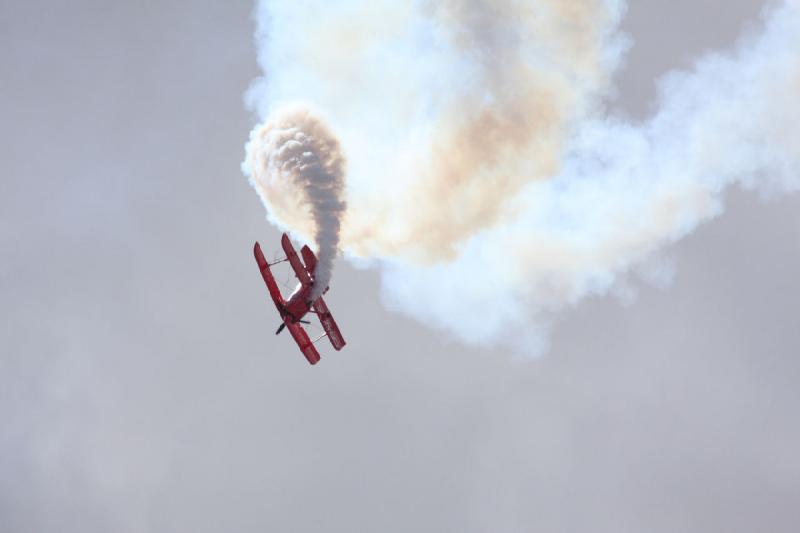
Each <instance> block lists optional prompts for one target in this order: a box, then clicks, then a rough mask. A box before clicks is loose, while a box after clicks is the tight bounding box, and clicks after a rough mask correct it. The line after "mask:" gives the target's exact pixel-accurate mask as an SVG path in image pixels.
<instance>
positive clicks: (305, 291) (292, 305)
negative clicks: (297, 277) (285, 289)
mask: <svg viewBox="0 0 800 533" xmlns="http://www.w3.org/2000/svg"><path fill="white" fill-rule="evenodd" d="M313 286H314V285H313V284H312V285H303V284H298V285H297V288H296V289H295V290H294V292H293V293H292V294H291V296H289V299H288V300H286V305H285V306H284V310H285V312H286V316H287V317H288V318H289V319H290V320H291V321H292V322H299V321H300V320H301V319H302V318H303V317H304V316H305V315H306V314H307V313H308V312H309V311H310V310H311V299H310V296H311V289H312V288H313Z"/></svg>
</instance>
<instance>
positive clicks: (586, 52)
mask: <svg viewBox="0 0 800 533" xmlns="http://www.w3.org/2000/svg"><path fill="white" fill-rule="evenodd" d="M332 4H334V3H330V2H324V1H322V0H312V1H311V2H310V4H309V3H308V2H306V3H304V4H303V6H302V7H300V6H295V5H294V4H290V3H285V2H270V1H267V0H265V1H263V2H261V4H260V8H259V11H258V23H259V31H258V37H259V44H260V47H259V52H260V61H261V63H262V67H263V68H264V70H265V72H266V73H267V77H266V81H262V82H261V83H260V84H258V85H257V86H255V87H254V89H253V91H252V92H251V97H252V100H253V103H254V104H255V105H256V106H257V107H258V108H259V110H260V111H261V113H262V115H264V116H267V115H268V113H269V110H270V109H271V108H272V107H273V106H276V105H278V104H280V103H282V102H285V101H289V100H295V99H300V100H303V101H307V102H310V103H312V104H313V105H314V106H315V107H317V108H319V109H324V110H325V113H326V116H327V117H328V118H329V120H330V121H331V123H332V125H333V126H334V129H335V130H336V132H337V133H338V134H339V135H340V140H341V144H342V147H343V149H344V151H345V153H347V154H348V156H349V160H350V168H349V174H348V178H347V190H346V198H347V204H348V209H347V211H346V212H345V213H344V216H343V219H342V242H341V244H342V246H343V247H344V249H345V250H346V251H347V252H348V253H349V254H350V255H351V256H352V257H361V258H366V259H369V260H373V261H374V263H375V264H377V265H379V266H380V267H381V268H382V269H383V272H384V288H385V295H386V302H387V304H388V305H389V306H390V307H392V308H394V309H398V310H401V311H406V312H408V313H410V314H412V315H414V316H416V317H419V318H421V319H424V320H425V321H426V322H428V323H433V324H437V325H439V326H440V327H442V328H444V329H447V330H449V331H451V332H453V333H454V334H455V335H457V336H458V337H459V338H462V339H464V340H467V341H470V342H476V343H486V344H488V343H496V342H498V341H500V342H504V343H506V344H519V345H520V346H522V347H524V348H525V349H526V350H528V351H533V352H538V351H541V350H542V349H543V348H544V347H545V345H546V342H545V341H546V335H545V334H544V333H545V332H546V329H547V325H548V323H549V320H550V317H552V316H553V313H555V312H558V311H560V310H563V309H564V308H567V307H569V306H572V305H574V304H575V303H576V302H578V301H580V300H581V299H583V298H585V297H587V296H591V295H603V294H607V293H609V291H612V290H613V289H614V288H615V287H619V286H620V284H621V283H623V282H624V281H625V278H626V277H627V276H629V275H630V274H637V275H641V276H644V277H645V278H648V279H657V280H658V279H663V278H664V277H665V275H666V274H665V272H664V270H665V269H664V268H661V267H660V265H659V263H658V262H657V261H655V262H654V261H653V257H654V254H656V252H657V251H658V250H659V249H660V248H662V247H663V246H665V245H667V244H669V243H671V242H674V241H675V240H677V239H679V238H681V237H683V236H685V235H686V234H688V233H689V232H691V231H692V230H693V229H694V228H695V227H696V226H697V224H699V223H701V222H703V221H705V220H708V219H710V218H712V217H714V216H716V215H718V214H719V213H720V212H721V211H722V193H723V192H724V190H725V188H726V187H728V186H730V185H733V184H740V185H742V186H745V187H751V188H755V187H758V188H760V189H762V190H766V191H769V192H772V193H777V192H784V191H792V190H796V189H797V188H798V187H800V106H797V105H796V104H795V100H796V98H797V97H798V96H799V95H800V39H798V38H797V35H800V5H798V1H797V0H786V1H784V2H783V3H781V4H780V5H777V6H774V7H773V8H772V9H771V10H769V12H768V13H767V14H766V15H765V18H764V26H763V29H762V32H761V34H760V35H758V36H751V37H750V38H749V39H746V40H744V41H743V42H742V43H741V44H740V46H739V48H738V49H737V50H736V51H733V52H731V53H727V54H717V55H712V56H708V57H705V58H704V59H703V60H701V61H700V62H699V63H698V64H697V65H696V67H695V69H694V70H693V71H692V72H686V73H675V74H672V75H670V76H668V77H667V78H666V79H665V80H664V81H663V82H662V84H661V96H660V107H659V108H658V111H657V112H656V113H655V114H654V115H653V117H652V118H651V119H650V120H648V121H646V122H645V123H637V124H634V123H630V122H626V121H624V120H622V119H620V118H615V117H613V116H608V114H607V112H606V111H605V108H604V105H603V104H604V99H606V98H607V97H608V96H609V95H610V94H612V92H613V86H612V83H611V82H612V78H613V74H614V71H615V68H616V67H617V66H618V64H619V63H620V62H621V60H622V57H623V55H624V51H625V49H626V41H625V39H624V38H622V37H621V36H620V34H619V31H618V29H617V25H618V23H619V21H620V19H621V16H622V15H623V13H624V8H625V4H624V2H622V1H620V0H531V1H515V0H499V1H498V0H491V1H489V0H483V1H465V0H441V1H437V2H431V1H418V2H414V1H411V2H392V1H389V0H382V1H381V0H379V1H376V2H372V3H370V5H369V7H365V6H364V3H362V2H356V1H345V2H336V3H335V5H332ZM308 13H314V14H315V15H314V16H313V17H310V16H308ZM298 224H301V222H298ZM290 225H292V224H290ZM292 227H295V226H294V225H292ZM297 227H298V228H302V226H301V225H299V226H297ZM300 231H301V232H302V231H303V230H302V229H300ZM667 274H668V273H667ZM511 339H514V340H511Z"/></svg>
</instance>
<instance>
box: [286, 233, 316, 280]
mask: <svg viewBox="0 0 800 533" xmlns="http://www.w3.org/2000/svg"><path fill="white" fill-rule="evenodd" d="M281 246H283V251H284V252H285V253H286V259H288V260H289V264H290V265H292V269H294V273H295V275H296V276H297V279H299V280H300V283H302V284H303V285H311V276H310V275H309V274H308V271H307V270H306V267H304V266H303V263H301V262H300V258H299V257H297V252H295V251H294V246H292V241H290V240H289V236H288V235H286V234H285V233H284V234H283V237H281Z"/></svg>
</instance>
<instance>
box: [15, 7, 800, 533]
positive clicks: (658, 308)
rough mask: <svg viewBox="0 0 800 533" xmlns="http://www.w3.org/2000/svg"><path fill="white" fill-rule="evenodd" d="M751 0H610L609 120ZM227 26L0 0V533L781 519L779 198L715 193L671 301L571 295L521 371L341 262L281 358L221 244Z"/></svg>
mask: <svg viewBox="0 0 800 533" xmlns="http://www.w3.org/2000/svg"><path fill="white" fill-rule="evenodd" d="M761 5H762V3H761V2H758V1H755V0H735V1H733V0H726V1H721V0H713V1H712V0H706V1H703V2H692V1H688V0H680V1H672V2H662V1H658V0H634V2H633V3H632V5H631V6H630V11H629V15H628V17H627V19H626V22H625V29H626V31H628V32H629V33H630V34H631V36H632V37H633V38H634V40H635V46H634V48H633V49H632V51H631V52H630V54H629V58H628V65H627V67H626V69H625V70H624V72H622V73H621V76H620V78H619V98H618V100H617V101H616V102H615V103H614V104H613V106H614V108H615V109H616V110H617V111H618V112H619V113H624V114H626V115H628V116H631V117H644V116H646V115H647V113H648V111H649V110H651V109H652V103H653V98H654V95H655V87H656V84H655V80H656V78H657V77H658V76H659V75H660V74H662V73H664V72H666V71H668V70H670V69H674V68H686V67H688V66H690V65H691V61H692V59H693V58H695V57H697V56H698V55H699V54H700V53H702V51H703V50H707V49H713V48H721V47H726V46H729V45H731V44H732V43H733V42H735V40H736V38H737V35H739V34H740V33H741V32H742V31H743V30H744V29H746V28H747V27H748V26H751V25H752V24H754V23H755V22H756V21H757V15H758V12H759V10H760V9H761ZM251 9H252V5H251V4H250V2H211V1H206V0H203V1H195V2H189V3H187V2H175V1H162V2H96V1H90V0H76V1H73V2H69V3H67V2H42V1H35V0H32V1H27V2H12V1H8V0H5V1H0V45H1V46H0V124H2V125H3V127H2V129H0V171H1V173H0V258H2V261H0V313H2V314H1V315H0V532H1V533H12V532H13V533H16V532H20V533H21V532H25V533H31V532H50V531H53V532H56V531H57V532H60V533H67V532H81V533H87V532H109V531H113V532H137V533H139V532H174V531H193V532H198V533H202V532H218V531H236V532H257V531H258V532H264V531H276V532H277V531H297V532H305V531H330V532H352V531H388V532H405V531H425V532H427V531H430V532H440V531H459V532H472V531H476V532H478V531H503V532H505V531H511V532H516V531H543V532H588V531H591V532H593V533H595V532H603V533H605V532H608V533H624V532H632V533H633V532H637V533H638V532H648V533H657V532H664V533H667V532H669V533H674V532H676V531H680V532H691V533H694V532H697V533H709V532H726V533H730V532H753V531H769V532H773V533H781V532H787V533H789V532H795V531H797V524H798V523H800V455H799V454H798V452H797V450H800V417H798V415H797V412H798V406H800V387H799V386H798V385H799V384H800V328H799V327H798V326H799V325H800V321H798V318H797V306H798V296H800V283H799V282H798V280H797V273H798V272H800V198H798V197H797V196H795V197H786V198H782V199H774V200H770V201H768V202H764V201H762V200H761V199H759V198H757V197H755V196H752V195H749V194H745V193H741V192H732V193H731V194H730V195H729V196H728V202H727V203H728V212H727V213H726V214H725V215H724V216H722V217H721V218H719V219H717V220H716V221H714V222H712V223H711V224H709V225H706V226H703V227H701V228H700V229H699V230H698V231H697V232H696V233H695V234H694V235H692V236H690V237H689V238H688V239H686V240H684V241H682V242H680V243H678V244H677V245H676V246H674V247H672V248H671V249H669V250H668V251H667V256H668V259H669V260H672V261H674V263H675V265H676V276H675V280H674V283H673V284H672V286H671V287H669V288H668V289H665V290H663V289H656V288H650V287H641V288H640V290H639V295H638V298H637V300H636V301H635V302H634V303H632V304H625V305H623V304H622V303H621V302H620V301H618V300H615V299H613V298H609V299H602V300H593V301H588V302H584V303H582V304H581V305H580V306H579V307H577V308H576V309H574V310H573V311H571V312H569V313H567V314H565V315H563V316H561V317H560V319H559V321H558V324H557V327H556V329H555V332H554V335H553V338H552V349H551V350H550V352H549V353H548V354H547V356H546V357H544V358H542V359H539V360H520V359H519V358H516V357H514V356H513V355H511V354H508V353H504V352H502V351H492V350H477V349H472V348H469V347H465V346H463V345H460V344H457V343H454V342H451V341H449V340H448V339H447V338H446V337H444V336H442V335H441V334H440V333H439V332H436V331H431V330H428V329H426V328H425V327H423V326H421V325H419V324H417V323H415V322H413V321H411V320H409V319H407V318H405V317H401V316H398V315H394V314H391V313H389V312H387V311H385V310H383V308H382V307H381V303H380V288H379V280H378V276H377V273H375V272H370V271H358V270H354V269H353V268H351V267H350V266H348V265H347V264H345V263H343V262H341V263H339V264H338V267H337V271H336V272H335V278H334V283H333V285H332V290H331V293H330V297H329V298H328V301H329V305H330V307H331V309H332V310H333V312H334V314H335V316H336V318H337V321H338V322H339V324H340V326H341V328H342V331H343V333H344V335H345V337H346V339H347V340H348V342H349V345H348V347H347V349H346V350H345V351H343V352H341V353H334V352H332V350H330V349H328V348H325V349H324V351H323V360H322V363H321V364H320V365H318V366H317V367H315V368H310V367H309V366H308V364H307V363H306V362H305V360H304V359H303V358H302V356H301V355H300V354H299V352H298V351H297V349H296V347H295V346H294V345H293V344H292V342H291V339H290V338H289V337H288V336H285V335H284V336H281V337H279V338H276V337H275V336H274V335H273V332H274V330H275V328H276V326H277V324H278V319H277V317H276V316H275V312H274V309H273V308H272V304H271V302H269V301H268V299H267V293H266V289H265V287H264V286H263V282H262V280H261V278H260V276H259V274H258V271H257V269H256V266H255V263H254V261H253V258H252V254H251V249H252V244H253V241H255V240H256V239H258V240H260V241H261V242H262V244H263V245H264V246H265V248H266V249H273V248H274V249H277V246H278V240H277V239H278V233H277V232H276V230H274V229H273V228H271V227H269V226H268V224H267V223H266V221H265V220H264V212H263V208H262V206H261V204H260V202H259V200H258V198H257V196H256V194H255V193H254V191H253V190H252V189H251V188H250V187H249V185H248V184H247V181H246V179H245V178H244V177H243V176H242V175H241V173H240V171H239V162H240V161H241V159H242V156H243V143H244V142H245V140H246V138H247V135H248V132H249V130H250V128H251V127H252V125H253V122H254V117H253V116H252V115H251V114H249V113H248V112H246V111H245V110H244V107H243V104H242V94H243V92H244V91H245V89H246V88H247V86H248V84H249V83H250V81H251V80H252V79H254V78H255V77H256V76H257V75H258V74H259V73H258V70H257V65H256V60H255V51H254V45H253V40H252V32H253V22H252V20H251V17H250V12H251ZM351 157H352V156H351ZM420 305H424V302H420ZM475 312H476V313H480V312H481V310H480V309H476V310H475Z"/></svg>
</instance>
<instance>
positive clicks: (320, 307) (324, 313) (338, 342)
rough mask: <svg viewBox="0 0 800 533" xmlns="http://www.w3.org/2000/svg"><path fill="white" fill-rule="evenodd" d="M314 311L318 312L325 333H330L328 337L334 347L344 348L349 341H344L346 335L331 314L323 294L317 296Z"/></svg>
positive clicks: (337, 348)
mask: <svg viewBox="0 0 800 533" xmlns="http://www.w3.org/2000/svg"><path fill="white" fill-rule="evenodd" d="M314 311H316V312H317V316H318V317H319V321H320V322H322V327H323V329H325V333H327V334H328V338H329V339H330V340H331V344H332V345H333V347H334V348H335V349H336V350H337V351H338V350H341V349H342V348H344V345H345V344H347V343H346V342H345V341H344V337H342V333H341V332H340V331H339V326H337V325H336V321H335V320H334V319H333V315H331V312H330V311H329V310H328V306H327V305H326V304H325V300H323V299H322V296H320V297H319V298H317V301H316V302H314Z"/></svg>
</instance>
